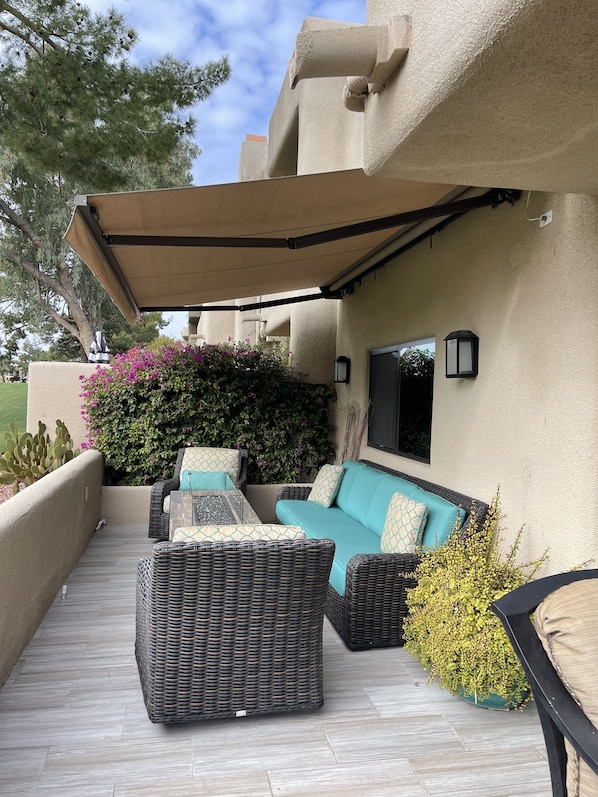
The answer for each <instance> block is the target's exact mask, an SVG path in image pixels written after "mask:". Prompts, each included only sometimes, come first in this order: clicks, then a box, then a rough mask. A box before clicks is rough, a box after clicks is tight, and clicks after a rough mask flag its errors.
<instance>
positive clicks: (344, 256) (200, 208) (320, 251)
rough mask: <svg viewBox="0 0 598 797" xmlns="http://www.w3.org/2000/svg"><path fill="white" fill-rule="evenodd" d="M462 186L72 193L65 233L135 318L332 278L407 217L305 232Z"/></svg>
mask: <svg viewBox="0 0 598 797" xmlns="http://www.w3.org/2000/svg"><path fill="white" fill-rule="evenodd" d="M463 190H464V189H463V188H458V187H456V186H453V185H443V184H435V183H417V182H406V181H401V180H392V179H385V178H379V177H368V176H366V175H365V174H364V173H363V172H362V171H361V170H350V171H343V172H329V173H323V174H313V175H301V176H297V177H282V178H274V179H271V180H258V181H248V182H240V183H232V184H226V185H211V186H203V187H192V188H174V189H160V190H153V191H135V192H126V193H116V194H95V195H89V196H85V197H78V199H77V206H76V208H75V213H74V215H73V218H72V220H71V223H70V226H69V229H68V230H67V233H66V235H65V239H66V241H67V242H68V243H69V244H70V246H71V247H72V248H73V249H74V251H75V252H76V253H77V254H78V255H79V256H80V257H81V258H82V259H83V260H84V261H85V263H87V265H88V266H89V268H90V269H91V270H92V272H93V273H94V274H95V275H96V277H97V278H98V280H99V281H100V282H101V283H102V285H104V287H105V288H106V290H107V291H108V293H109V294H110V296H111V297H112V298H113V300H114V301H115V303H116V305H117V306H118V307H119V309H120V310H121V312H122V313H123V315H124V316H125V318H127V319H128V320H129V322H131V323H134V321H135V320H136V319H137V318H138V316H139V312H140V311H142V310H149V309H169V310H173V309H177V308H178V309H186V308H188V307H190V306H194V305H195V306H197V305H205V304H206V303H211V302H217V301H231V300H234V299H239V298H244V297H254V296H265V295H268V294H274V293H283V292H287V291H297V290H302V289H307V288H314V287H319V288H323V289H325V288H326V286H331V285H333V284H335V283H337V284H338V283H339V281H342V276H343V274H348V273H354V272H355V270H356V267H358V266H359V264H360V263H362V262H363V263H365V262H366V261H370V260H371V256H372V253H374V252H376V251H377V250H383V249H384V247H385V245H388V242H389V240H390V239H395V238H396V237H397V235H398V234H400V233H401V230H402V229H407V228H408V227H411V226H413V225H412V224H399V225H395V226H394V227H392V226H389V227H387V228H386V229H373V230H368V229H366V230H365V231H364V232H360V233H359V234H357V235H352V236H351V237H348V238H344V237H343V238H341V239H340V240H323V241H319V240H315V241H313V240H312V239H311V238H309V236H311V235H312V234H314V233H320V232H322V231H328V230H331V229H335V228H342V227H346V226H347V225H355V224H360V223H363V222H369V221H371V220H376V219H380V218H381V217H387V216H391V215H394V214H404V213H407V212H409V211H414V210H418V209H422V208H430V207H431V206H434V205H437V204H439V203H444V202H448V201H449V200H452V199H454V197H455V196H457V195H458V194H459V193H460V192H462V191H463ZM136 236H143V237H142V238H136ZM146 236H151V240H150V239H147V238H146ZM305 236H307V239H306V238H305ZM161 237H162V238H161ZM163 237H167V240H164V238H163ZM181 237H183V238H184V240H182V241H181V240H180V239H181ZM324 237H325V238H326V236H324ZM190 238H193V240H189V239H190ZM198 239H199V240H198ZM258 239H259V240H258ZM256 243H257V244H258V246H255V247H254V244H256ZM305 244H309V245H305ZM295 246H296V247H297V248H294V247H295ZM323 295H326V291H325V290H324V294H323Z"/></svg>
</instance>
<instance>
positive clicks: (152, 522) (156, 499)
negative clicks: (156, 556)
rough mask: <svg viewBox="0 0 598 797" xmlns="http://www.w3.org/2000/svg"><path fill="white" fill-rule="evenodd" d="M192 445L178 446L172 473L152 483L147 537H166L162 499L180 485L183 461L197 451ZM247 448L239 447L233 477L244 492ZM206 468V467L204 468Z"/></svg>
mask: <svg viewBox="0 0 598 797" xmlns="http://www.w3.org/2000/svg"><path fill="white" fill-rule="evenodd" d="M198 450H201V449H197V448H194V447H191V446H190V447H188V448H179V453H178V455H177V459H176V464H175V466H174V475H173V476H172V478H170V479H166V480H165V481H159V482H156V483H155V484H153V485H152V491H151V495H150V514H149V529H148V535H147V536H148V537H153V538H155V539H158V540H167V539H168V524H169V520H170V515H169V513H168V512H165V511H164V499H165V498H166V497H167V496H169V495H170V493H171V492H172V491H173V490H178V489H179V487H180V483H181V482H180V479H181V471H182V470H184V468H185V461H186V459H188V458H189V456H190V455H191V456H192V455H193V452H194V451H198ZM218 451H223V452H229V451H236V450H235V449H214V452H215V453H217V452H218ZM248 459H249V456H248V452H247V449H245V448H241V449H239V472H238V475H237V477H236V479H233V481H234V482H235V486H236V487H237V488H238V489H239V490H241V491H242V492H245V488H246V486H247V464H248ZM206 470H207V469H206Z"/></svg>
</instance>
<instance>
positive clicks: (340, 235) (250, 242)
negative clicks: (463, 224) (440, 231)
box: [92, 188, 520, 250]
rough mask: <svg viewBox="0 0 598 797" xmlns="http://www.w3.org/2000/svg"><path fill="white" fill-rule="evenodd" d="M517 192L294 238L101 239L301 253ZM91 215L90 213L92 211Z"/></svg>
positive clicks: (497, 191) (462, 210)
mask: <svg viewBox="0 0 598 797" xmlns="http://www.w3.org/2000/svg"><path fill="white" fill-rule="evenodd" d="M519 193H520V192H519V191H514V190H510V189H502V188H491V189H490V190H489V191H487V192H486V193H485V194H482V196H478V197H472V198H470V199H462V200H457V201H455V202H447V203H445V204H443V205H432V206H431V207H428V208H419V209H417V210H409V211H407V212H405V213H396V214H394V215H392V216H384V217H382V218H378V219H370V220H369V221H362V222H358V223H356V224H349V225H346V226H344V227H334V228H332V229H330V230H322V231H321V232H316V233H310V234H308V235H301V236H299V237H296V238H246V237H245V238H244V237H239V238H237V237H213V236H188V235H186V236H185V235H181V236H175V235H105V241H106V244H107V245H108V247H114V246H188V247H216V248H218V247H223V248H231V247H241V248H248V249H291V250H293V249H305V248H306V247H310V246H318V245H320V244H325V243H331V242H332V241H341V240H344V239H345V238H353V237H355V236H357V235H365V234H367V233H370V232H377V231H379V230H386V229H391V228H392V227H400V226H401V225H403V224H412V223H414V222H418V221H424V220H426V219H434V218H438V217H439V216H447V215H454V214H456V213H467V212H468V211H470V210H475V209H477V208H483V207H489V206H490V205H492V206H493V207H496V206H497V205H500V204H502V203H503V202H510V203H511V204H512V203H513V202H514V201H516V200H517V199H518V198H519ZM92 213H93V210H92Z"/></svg>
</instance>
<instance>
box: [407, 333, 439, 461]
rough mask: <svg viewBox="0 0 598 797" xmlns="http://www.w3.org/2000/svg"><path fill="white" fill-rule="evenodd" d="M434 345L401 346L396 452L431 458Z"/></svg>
mask: <svg viewBox="0 0 598 797" xmlns="http://www.w3.org/2000/svg"><path fill="white" fill-rule="evenodd" d="M433 383H434V346H433V344H432V346H431V347H430V346H429V345H426V346H410V347H408V348H404V349H401V374H400V384H401V389H400V393H399V446H398V449H399V452H400V453H401V454H407V455H408V456H412V457H416V458H417V459H423V460H425V461H426V462H429V461H430V436H431V431H432V393H433Z"/></svg>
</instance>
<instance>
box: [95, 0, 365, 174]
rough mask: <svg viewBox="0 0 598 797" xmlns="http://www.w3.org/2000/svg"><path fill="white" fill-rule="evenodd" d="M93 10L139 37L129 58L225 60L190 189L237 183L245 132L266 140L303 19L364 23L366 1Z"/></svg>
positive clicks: (171, 2) (200, 109)
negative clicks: (113, 15)
mask: <svg viewBox="0 0 598 797" xmlns="http://www.w3.org/2000/svg"><path fill="white" fill-rule="evenodd" d="M87 4H88V5H89V6H91V7H92V8H94V10H97V11H103V10H107V9H108V8H109V7H111V6H115V7H116V8H117V9H118V11H120V13H121V14H123V16H124V17H125V19H126V21H127V23H128V24H130V25H131V26H132V27H133V28H135V30H136V31H137V33H138V34H139V37H140V43H139V45H138V47H136V48H135V50H134V56H135V58H136V59H139V60H140V61H147V60H152V61H155V60H157V59H158V58H159V57H160V56H162V55H165V54H166V53H170V54H171V55H173V56H175V57H176V58H180V59H182V60H189V61H191V62H192V63H193V64H195V65H201V64H204V63H206V62H207V61H209V60H213V59H217V58H220V56H221V55H223V54H227V55H228V56H229V58H230V62H231V66H232V75H231V78H230V79H229V81H228V83H226V84H225V85H224V86H221V87H220V88H218V89H216V90H215V92H214V93H213V95H212V96H211V97H210V98H209V99H208V100H207V101H205V102H203V103H201V104H200V105H198V106H197V108H196V109H195V112H194V116H195V117H196V119H197V121H198V125H197V142H198V144H199V146H200V148H201V150H202V155H201V156H200V157H199V158H198V160H197V164H196V167H195V170H194V177H195V182H196V183H199V184H202V185H205V184H209V183H222V182H235V181H236V179H237V163H238V158H239V153H240V150H241V144H242V142H243V140H244V139H245V135H246V134H247V133H253V134H256V135H267V134H268V122H269V119H270V114H271V113H272V110H273V108H274V105H275V103H276V99H277V97H278V92H279V90H280V86H281V85H282V81H283V79H284V76H285V72H286V69H287V65H288V61H289V58H290V57H291V55H292V53H293V49H294V47H295V37H296V35H297V33H298V31H299V29H300V28H301V25H302V23H303V20H304V19H305V18H306V17H322V18H326V19H336V20H343V21H346V22H355V23H363V22H365V0H330V2H328V1H327V0H321V2H316V0H296V2H293V3H289V2H288V0H253V2H249V0H114V1H113V2H110V0H91V2H88V3H87Z"/></svg>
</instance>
